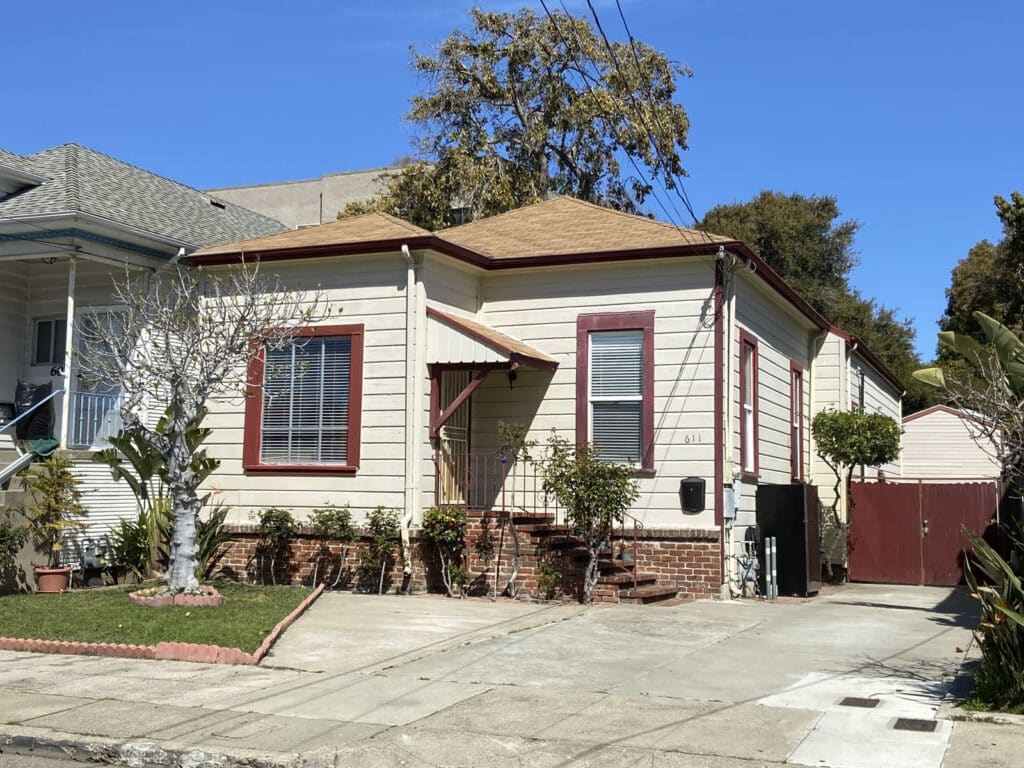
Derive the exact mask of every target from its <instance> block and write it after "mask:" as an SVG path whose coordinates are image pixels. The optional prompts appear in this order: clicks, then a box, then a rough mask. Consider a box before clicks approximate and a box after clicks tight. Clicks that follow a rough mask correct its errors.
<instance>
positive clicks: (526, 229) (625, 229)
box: [437, 197, 734, 259]
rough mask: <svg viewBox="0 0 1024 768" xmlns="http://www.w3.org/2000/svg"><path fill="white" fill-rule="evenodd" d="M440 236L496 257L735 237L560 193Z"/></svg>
mask: <svg viewBox="0 0 1024 768" xmlns="http://www.w3.org/2000/svg"><path fill="white" fill-rule="evenodd" d="M437 236H438V237H439V238H441V239H442V240H446V241H447V242H450V243H454V244H456V245H460V246H462V247H463V248H469V249H471V250H474V251H477V252H479V253H483V254H486V255H487V256H490V257H491V258H494V259H507V258H517V257H524V256H548V255H567V254H574V253H580V254H582V253H600V252H602V251H635V250H643V249H647V248H666V247H673V246H680V245H710V244H712V243H731V242H734V241H733V240H731V239H730V238H727V237H722V236H720V235H713V234H711V233H709V232H702V231H700V230H695V229H684V228H680V227H676V226H674V225H672V224H666V223H665V222H661V221H655V220H654V219H648V218H646V217H644V216H635V215H633V214H629V213H622V212H620V211H614V210H612V209H610V208H602V207H601V206H599V205H594V204H592V203H585V202H583V201H582V200H576V199H575V198H572V197H555V198H552V199H551V200H546V201H544V202H543V203H537V204H535V205H528V206H526V207H524V208H518V209H516V210H514V211H509V212H508V213H503V214H500V215H498V216H491V217H489V218H486V219H480V220H478V221H474V222H471V223H469V224H462V225H461V226H458V227H452V228H450V229H444V230H441V231H440V232H438V233H437Z"/></svg>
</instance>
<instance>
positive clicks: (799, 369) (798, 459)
mask: <svg viewBox="0 0 1024 768" xmlns="http://www.w3.org/2000/svg"><path fill="white" fill-rule="evenodd" d="M794 374H799V375H800V379H799V382H800V383H799V386H798V387H796V388H794V386H793V381H794ZM794 389H797V390H798V391H795V392H794ZM797 409H799V410H797ZM797 416H799V418H800V421H799V422H798V426H797V429H798V430H799V435H798V436H797V445H793V421H794V419H795V418H796V417H797ZM789 441H790V446H789V467H790V474H792V477H793V482H794V483H802V482H803V481H804V367H803V366H802V365H800V363H798V362H797V361H796V360H790V361H789ZM794 466H796V469H797V471H796V472H795V473H794V472H793V471H792V469H793V467H794Z"/></svg>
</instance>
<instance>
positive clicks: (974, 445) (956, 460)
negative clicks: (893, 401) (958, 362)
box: [900, 405, 1000, 482]
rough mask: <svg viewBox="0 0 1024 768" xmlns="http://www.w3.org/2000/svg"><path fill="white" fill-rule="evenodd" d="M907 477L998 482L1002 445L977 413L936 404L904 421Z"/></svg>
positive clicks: (904, 473) (903, 464)
mask: <svg viewBox="0 0 1024 768" xmlns="http://www.w3.org/2000/svg"><path fill="white" fill-rule="evenodd" d="M900 462H901V464H902V474H903V476H904V477H906V478H912V479H922V480H941V481H944V482H957V481H970V480H996V479H999V477H1000V463H999V450H998V446H997V445H996V444H995V443H994V442H993V441H992V440H991V439H990V438H989V437H988V430H987V429H986V427H985V424H984V422H983V421H982V420H981V418H980V417H979V416H977V415H975V414H972V413H968V412H965V411H962V410H956V409H954V408H950V407H949V406H946V405H933V406H932V407H931V408H926V409H924V410H923V411H918V412H917V413H912V414H910V415H909V416H907V417H905V418H904V419H903V443H902V452H901V454H900Z"/></svg>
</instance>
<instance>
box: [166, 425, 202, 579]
mask: <svg viewBox="0 0 1024 768" xmlns="http://www.w3.org/2000/svg"><path fill="white" fill-rule="evenodd" d="M180 421H181V422H182V423H183V424H187V423H188V421H187V419H181V420H180ZM176 426H178V425H176V424H175V425H172V426H171V427H170V428H169V429H168V433H167V437H168V441H169V443H170V454H171V455H170V456H169V457H167V458H168V461H167V470H168V472H167V474H168V476H169V477H170V480H171V482H170V491H171V504H172V508H173V510H174V531H173V533H172V534H171V552H170V560H169V562H168V565H167V586H168V587H169V588H170V589H171V591H173V592H198V591H199V579H197V578H196V567H197V565H198V563H197V562H196V552H197V549H198V548H197V546H196V520H197V519H198V517H199V510H200V508H201V507H202V504H203V503H202V501H201V500H200V499H199V497H198V496H197V495H196V488H195V485H196V477H195V472H194V471H193V470H192V467H191V460H192V452H191V451H189V450H188V445H187V441H186V439H185V434H184V430H180V431H179V430H177V429H175V427H176Z"/></svg>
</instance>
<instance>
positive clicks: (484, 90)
mask: <svg viewBox="0 0 1024 768" xmlns="http://www.w3.org/2000/svg"><path fill="white" fill-rule="evenodd" d="M470 13H471V15H472V21H473V28H472V29H471V30H470V31H468V32H463V31H458V30H456V31H455V32H453V33H452V34H451V35H450V36H449V37H448V38H446V39H445V40H444V41H442V42H441V44H440V45H439V47H438V49H437V52H436V54H435V55H426V54H421V53H418V52H417V51H415V50H413V68H414V69H415V70H416V72H417V73H418V74H419V75H421V76H422V77H423V79H424V80H425V82H426V90H425V92H424V93H423V94H421V95H419V96H415V97H414V98H413V99H412V109H411V110H410V111H409V113H408V114H407V115H406V118H407V119H408V120H409V121H410V122H412V123H413V124H414V125H415V126H416V128H417V130H418V131H419V137H418V139H417V141H416V143H415V147H416V150H417V159H416V160H414V161H412V162H410V163H409V164H408V165H406V167H405V168H404V169H403V171H401V172H400V173H398V174H395V175H394V176H392V177H390V178H389V179H388V180H387V181H386V184H387V189H386V191H385V193H384V194H383V195H382V196H380V197H378V198H376V199H374V200H371V201H370V202H369V203H364V204H356V205H352V206H349V207H348V208H347V209H346V211H345V212H344V213H345V214H354V213H361V212H365V211H367V210H384V211H387V212H389V213H393V214H395V215H397V216H399V217H401V218H403V219H406V220H408V221H412V222H414V223H416V224H419V225H420V226H422V227H425V228H427V229H440V228H443V227H445V226H448V225H451V224H453V223H462V222H463V221H467V220H472V219H475V218H482V217H484V216H491V215H494V214H497V213H502V212H504V211H508V210H512V209H514V208H518V207H520V206H522V205H525V204H527V203H530V202H534V201H537V200H540V199H543V198H544V197H545V196H546V195H547V194H548V193H551V192H557V193H560V194H567V195H572V196H573V197H578V198H580V199H583V200H589V201H590V202H594V203H599V204H602V205H608V206H611V207H614V208H619V209H622V210H626V211H636V210H637V208H638V206H639V205H640V204H641V203H642V202H643V201H644V199H645V198H646V196H647V195H648V193H649V192H650V191H651V186H650V181H649V180H645V179H642V178H640V174H637V175H632V174H630V173H626V174H623V172H622V167H621V162H622V161H623V160H625V159H626V157H625V156H628V157H630V158H632V159H633V161H634V162H636V163H637V165H638V166H640V165H642V166H644V167H645V168H646V169H647V172H648V173H649V175H650V176H651V177H652V178H654V179H657V180H660V182H661V183H662V184H664V185H665V186H666V187H667V188H669V189H671V188H673V187H674V186H675V185H676V180H677V179H678V178H679V177H680V176H682V175H684V173H685V172H684V170H683V167H682V163H681V160H680V153H681V152H682V151H683V150H685V149H686V134H687V131H688V130H689V119H688V118H687V115H686V111H685V110H684V109H683V107H682V106H681V105H679V104H676V103H675V102H673V101H672V98H673V96H674V95H675V91H676V78H677V77H678V76H681V75H683V76H690V74H691V73H690V70H689V69H687V68H685V67H683V66H680V65H678V64H675V63H673V62H671V61H669V60H668V58H667V57H666V56H665V55H664V54H663V53H660V52H658V51H656V50H654V49H653V48H651V47H650V46H648V45H645V44H644V43H641V42H635V43H632V44H630V43H619V42H614V41H612V42H609V43H608V44H607V45H606V44H605V41H604V39H603V37H601V36H599V35H598V34H597V33H596V32H595V30H594V29H593V28H592V27H591V25H590V24H589V23H588V22H587V21H586V20H584V19H581V18H576V17H573V16H570V15H568V14H564V13H557V12H556V13H553V14H551V15H550V16H547V15H544V16H539V15H538V14H536V13H535V12H534V11H532V10H530V9H528V8H523V9H521V10H519V11H518V12H516V13H514V14H513V13H489V12H485V11H482V10H480V9H479V8H473V9H472V10H471V11H470ZM630 169H631V170H632V165H630ZM453 209H454V212H453Z"/></svg>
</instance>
